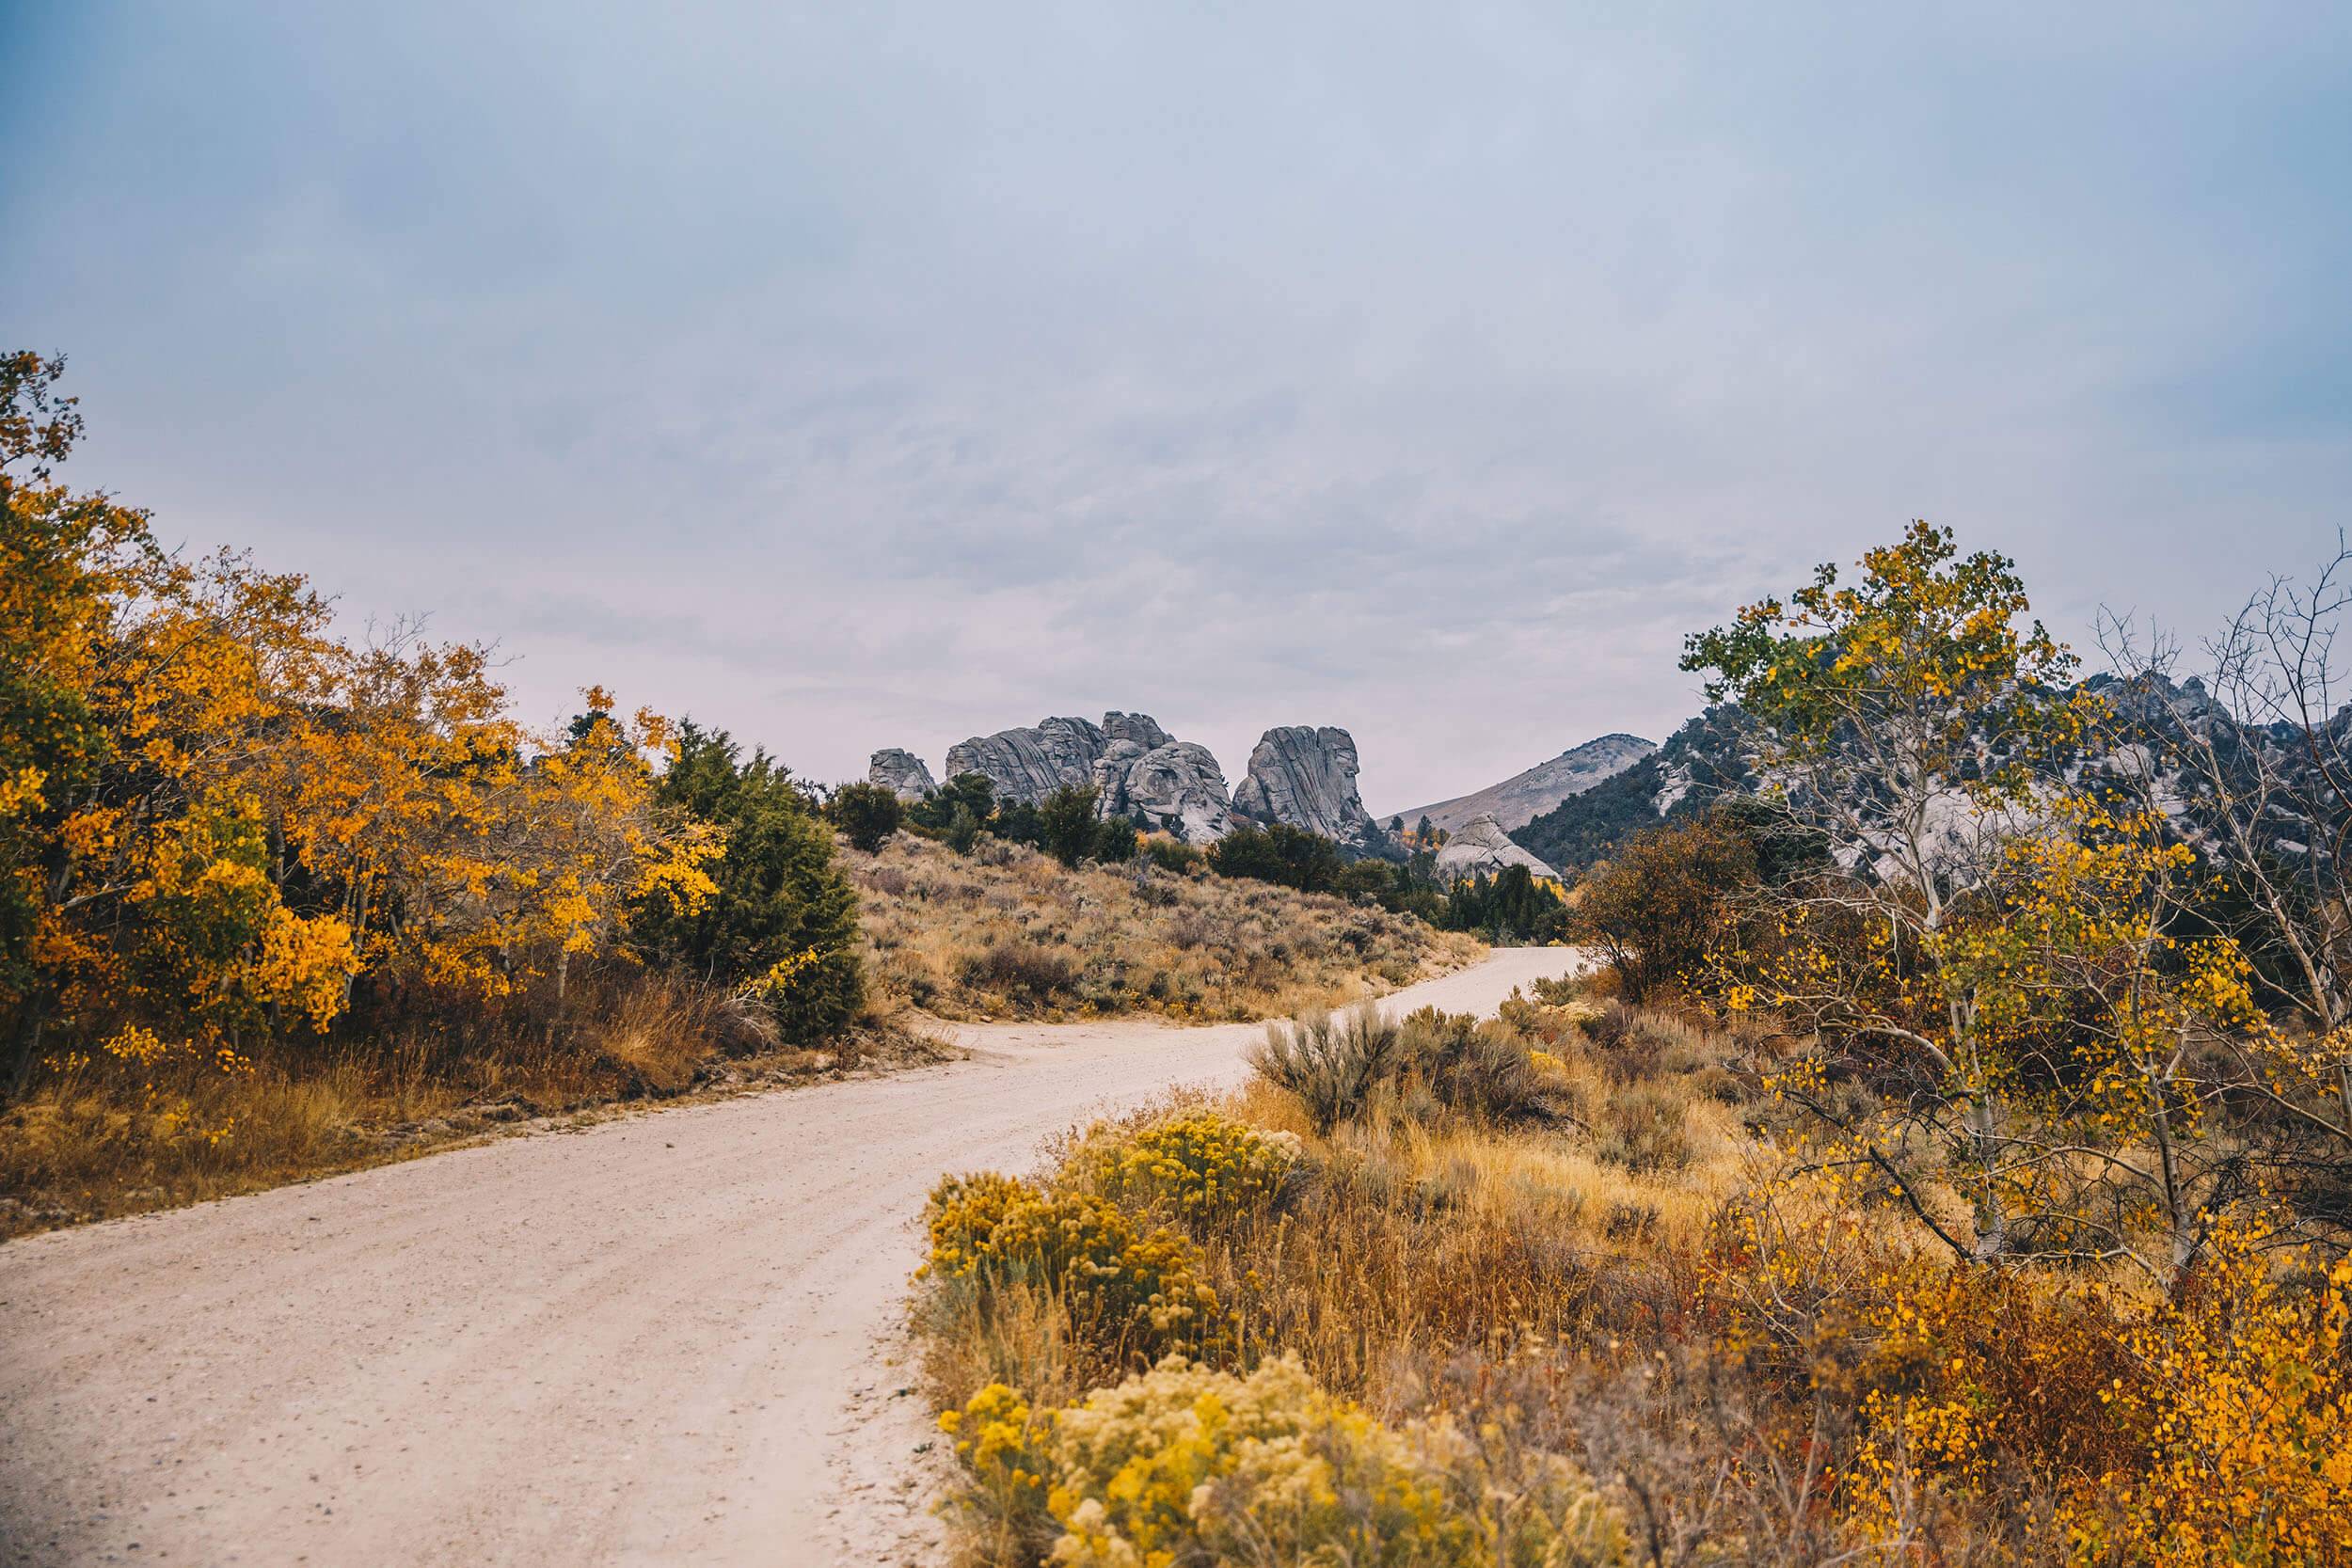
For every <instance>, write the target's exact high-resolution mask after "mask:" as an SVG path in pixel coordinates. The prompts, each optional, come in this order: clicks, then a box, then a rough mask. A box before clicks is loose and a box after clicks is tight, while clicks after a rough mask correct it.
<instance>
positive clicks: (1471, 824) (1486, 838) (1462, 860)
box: [1438, 811, 1559, 880]
mask: <svg viewBox="0 0 2352 1568" xmlns="http://www.w3.org/2000/svg"><path fill="white" fill-rule="evenodd" d="M1510 865H1523V866H1525V867H1527V869H1528V870H1529V871H1530V872H1532V873H1534V875H1535V876H1538V877H1557V876H1559V873H1558V872H1556V871H1554V870H1552V868H1551V867H1550V866H1549V865H1546V864H1545V863H1543V862H1542V861H1540V860H1538V859H1537V858H1536V857H1534V855H1531V854H1529V853H1528V852H1527V851H1526V850H1524V849H1522V848H1520V847H1518V845H1517V844H1514V843H1512V842H1511V835H1510V834H1509V833H1506V832H1503V831H1502V823H1501V822H1500V821H1498V820H1496V818H1495V814H1494V813H1492V812H1490V811H1485V812H1480V813H1479V814H1478V815H1477V816H1473V817H1471V818H1470V820H1469V821H1468V822H1465V823H1463V824H1462V825H1461V826H1460V827H1458V828H1456V829H1454V831H1453V832H1452V835H1451V836H1450V837H1448V838H1447V839H1446V841H1445V847H1443V848H1441V849H1439V850H1438V876H1439V877H1441V878H1447V879H1456V880H1458V879H1464V878H1469V877H1477V876H1488V877H1491V876H1493V875H1494V874H1495V873H1496V872H1498V871H1501V870H1502V868H1503V867H1505V866H1510Z"/></svg>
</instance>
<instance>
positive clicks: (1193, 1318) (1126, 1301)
mask: <svg viewBox="0 0 2352 1568" xmlns="http://www.w3.org/2000/svg"><path fill="white" fill-rule="evenodd" d="M930 1241H931V1245H930V1259H929V1260H928V1261H927V1262H926V1264H925V1265H924V1266H925V1269H926V1270H927V1271H928V1272H929V1273H930V1274H931V1275H936V1276H937V1277H938V1278H940V1279H942V1280H946V1281H961V1282H966V1283H969V1284H971V1285H972V1286H974V1287H976V1288H977V1289H979V1290H981V1291H987V1290H991V1289H1001V1288H1003V1287H1007V1286H1029V1287H1032V1288H1035V1289H1038V1290H1041V1291H1045V1292H1047V1293H1048V1294H1049V1295H1050V1296H1051V1297H1052V1299H1053V1300H1054V1302H1055V1303H1056V1304H1057V1307H1059V1309H1060V1310H1062V1311H1063V1312H1066V1313H1067V1314H1069V1316H1070V1319H1071V1321H1072V1323H1073V1324H1074V1325H1076V1328H1077V1330H1078V1331H1079V1332H1080V1333H1082V1334H1083V1335H1084V1336H1085V1337H1086V1338H1089V1340H1090V1341H1091V1342H1093V1343H1094V1344H1096V1345H1098V1346H1101V1347H1102V1348H1103V1349H1104V1353H1105V1354H1106V1356H1107V1358H1108V1359H1109V1360H1111V1361H1113V1362H1114V1363H1120V1362H1127V1361H1131V1360H1140V1361H1147V1362H1148V1361H1150V1360H1152V1359H1153V1358H1156V1357H1157V1356H1159V1355H1162V1354H1167V1353H1169V1352H1172V1351H1182V1350H1191V1351H1200V1350H1202V1349H1205V1348H1209V1347H1213V1346H1215V1345H1216V1344H1217V1343H1218V1342H1219V1341H1220V1340H1221V1339H1222V1338H1224V1337H1225V1336H1226V1335H1227V1334H1228V1333H1229V1332H1230V1329H1229V1325H1228V1323H1227V1322H1226V1320H1225V1317H1224V1315H1223V1313H1222V1312H1221V1310H1220V1309H1219V1307H1218V1306H1217V1299H1216V1291H1213V1290H1211V1289H1209V1287H1208V1286H1206V1285H1205V1284H1203V1283H1201V1281H1200V1254H1199V1251H1198V1249H1197V1248H1195V1247H1194V1246H1193V1244H1192V1243H1189V1242H1187V1241H1185V1240H1184V1238H1183V1237H1182V1236H1180V1235H1179V1234H1177V1233H1176V1232H1174V1231H1172V1230H1169V1229H1167V1228H1166V1227H1152V1228H1151V1229H1149V1230H1146V1229H1144V1228H1142V1227H1140V1226H1138V1225H1137V1224H1136V1221H1134V1220H1132V1219H1131V1218H1129V1216H1128V1214H1127V1213H1126V1212H1125V1211H1124V1210H1122V1209H1120V1207H1119V1206H1118V1205H1117V1204H1115V1203H1112V1202H1110V1201H1108V1200H1107V1199H1104V1198H1103V1197H1101V1196H1097V1195H1094V1194H1091V1193H1086V1192H1070V1191H1048V1190H1046V1189H1043V1188H1041V1187H1038V1186H1036V1185H1034V1184H1032V1183H1030V1182H1027V1181H1023V1180H1018V1179H1016V1178H1013V1177H1009V1176H997V1175H993V1174H982V1175H978V1176H971V1177H963V1178H960V1179H955V1180H947V1181H945V1182H942V1183H941V1184H940V1186H939V1188H938V1189H937V1190H936V1191H935V1192H933V1193H932V1195H931V1207H930Z"/></svg>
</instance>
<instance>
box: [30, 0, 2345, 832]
mask: <svg viewBox="0 0 2352 1568" xmlns="http://www.w3.org/2000/svg"><path fill="white" fill-rule="evenodd" d="M1921 9H1922V8H1912V7H1885V6H1866V5H1859V4H1857V5H1851V6H1799V5H1783V6H1770V7H1730V6H1724V7H1708V8H1701V7H1683V8H1666V7H1654V6H1637V5H1614V6H1587V7H1581V8H1566V7H1561V6H1536V7H1530V8H1485V7H1481V8H1448V7H1423V6H1411V7H1394V8H1391V7H1385V6H1380V5H1373V4H1364V3H1361V0H1358V3H1353V4H1347V5H1332V6H1327V7H1312V8H1305V7H1300V8H1290V7H1265V6H1249V7H1240V6H1236V7H1232V8H1223V7H1191V6H1184V7H1179V6H1151V7H1106V6H1102V5H1076V4H1073V5H1072V6H1069V7H1067V8H1028V7H1014V6H972V5H941V6H937V7H881V6H865V5H838V4H832V5H821V6H813V7H806V8H797V7H777V6H772V5H766V4H744V5H740V6H677V7H667V8H644V7H632V8H614V9H612V10H611V11H609V12H599V11H598V10H597V8H593V7H590V6H586V5H581V4H579V3H577V0H565V3H563V4H546V5H540V6H508V5H497V6H492V5H483V4H479V3H472V4H467V5H462V6H439V5H428V4H408V5H402V6H396V7H380V8H359V7H313V6H308V5H300V4H285V5H258V4H246V5H205V4H195V3H175V4H155V5H151V6H121V7H118V6H110V5H103V4H80V5H72V6H54V7H30V6H27V7H9V8H8V11H9V13H10V14H9V16H8V21H7V22H6V24H5V25H4V26H0V40H5V41H0V49H4V50H5V51H6V53H7V56H8V57H7V59H6V61H5V64H6V65H7V67H8V78H9V81H10V87H9V90H8V93H7V94H6V95H0V128H4V129H5V135H6V138H7V139H6V145H7V148H8V153H7V156H6V158H5V159H0V235H4V236H5V238H4V239H0V337H5V339H6V345H5V346H14V345H17V344H23V345H24V346H31V347H38V348H40V349H43V350H49V349H61V350H63V351H65V352H66V353H67V354H68V356H70V357H71V358H72V361H73V371H72V377H71V380H72V385H73V387H74V388H76V389H78V390H79V391H80V392H81V393H82V394H83V397H84V408H85V411H86V413H87V416H88V418H89V420H90V427H91V436H90V438H89V440H88V442H87V446H86V448H85V452H84V455H83V457H82V458H81V459H79V460H77V462H76V463H75V465H74V466H73V469H72V477H73V478H74V479H75V480H76V481H77V482H79V483H88V484H100V485H103V486H105V487H107V488H110V489H113V490H116V491H118V492H119V493H120V494H121V495H123V496H124V497H125V498H126V499H131V500H134V501H136V502H139V503H141V504H145V505H148V506H151V507H152V508H154V509H155V511H156V513H157V515H158V520H159V523H160V526H161V528H162V530H163V531H164V532H165V533H166V534H167V536H168V537H171V538H175V539H184V540H186V541H188V542H190V543H191V544H195V545H209V544H213V543H216V542H235V543H241V544H250V545H252V546H255V547H256V549H257V550H258V551H259V553H260V555H261V557H262V560H263V561H264V562H266V563H268V564H272V565H276V566H283V567H294V568H300V569H303V570H307V571H309V572H310V573H311V574H312V575H313V577H314V578H316V579H317V581H318V582H319V583H320V584H321V585H322V586H323V587H324V588H326V589H327V590H328V591H330V592H333V593H335V594H339V595H340V596H341V603H342V607H343V610H344V611H345V613H346V614H347V615H349V616H350V617H351V618H352V619H353V621H354V622H355V624H356V623H357V622H359V621H363V620H365V619H366V618H368V617H370V616H374V617H378V618H381V617H386V616H391V615H397V614H401V613H405V612H413V611H418V610H430V611H432V612H433V614H434V617H435V626H436V627H437V629H438V630H439V631H441V632H442V633H444V634H447V635H450V636H457V637H466V638H486V639H495V640H497V641H499V642H500V643H501V646H502V648H503V649H504V650H505V651H506V652H507V653H509V654H510V655H512V656H515V661H514V663H513V664H512V665H511V666H510V668H509V671H508V673H509V675H510V677H511V680H512V683H513V685H514V687H515V689H516V691H517V693H518V695H519V696H520V698H521V700H522V702H523V704H524V705H525V707H526V709H527V710H528V711H529V712H531V713H532V715H533V716H534V717H538V716H555V715H560V714H561V713H564V712H566V711H568V708H567V707H566V703H567V700H568V695H569V693H570V692H571V691H572V689H575V688H577V687H578V686H580V685H582V684H584V683H586V682H588V681H591V680H603V681H606V682H608V683H610V684H612V685H614V686H616V687H618V688H619V689H621V691H622V693H623V694H624V696H625V697H627V698H628V699H629V700H630V701H632V702H636V701H644V702H650V703H652V704H654V705H657V706H660V707H662V708H664V709H666V710H669V711H673V712H677V711H691V712H692V713H693V714H695V715H696V716H697V717H699V718H702V719H704V720H706V721H710V722H714V723H718V724H722V725H724V726H725V727H727V728H730V729H732V730H734V731H735V732H736V733H737V734H738V735H739V736H744V737H746V738H752V739H757V740H759V741H762V742H764V743H766V744H767V745H768V746H769V747H770V748H771V749H772V750H773V751H775V752H778V753H780V754H781V755H782V756H784V757H785V759H786V760H787V761H788V762H789V763H791V764H792V765H793V766H794V767H795V768H799V769H801V770H802V771H803V772H809V773H814V774H816V775H818V776H819V777H823V778H841V777H847V776H850V775H853V774H858V773H862V772H863V770H864V767H865V758H866V752H869V751H870V750H872V749H873V748H875V747H877V746H882V745H906V746H909V747H912V748H914V750H916V751H917V752H921V753H922V754H923V755H924V756H926V757H927V758H928V759H930V762H931V763H932V764H933V766H934V767H936V766H937V765H938V763H939V761H940V758H941V755H942V753H943V752H945V750H946V746H947V745H948V744H949V743H950V742H952V741H955V740H957V739H960V738H961V737H962V736H965V735H968V734H971V733H974V732H976V731H986V730H993V729H997V728H1000V727H1003V726H1005V725H1008V724H1014V723H1026V722H1033V721H1036V720H1037V719H1038V718H1040V717H1041V716H1042V715H1044V714H1046V713H1049V712H1053V713H1081V714H1087V715H1099V714H1100V713H1101V712H1102V711H1103V710H1104V708H1106V707H1120V708H1127V709H1140V710H1143V711H1147V712H1150V713H1152V714H1153V715H1155V716H1157V717H1158V718H1159V719H1160V721H1162V722H1163V723H1165V724H1166V725H1168V727H1169V728H1170V729H1171V730H1173V731H1174V732H1176V733H1177V734H1178V735H1180V736H1184V737H1186V738H1192V739H1199V740H1202V741H1205V742H1206V743H1208V744H1209V745H1210V746H1211V747H1213V748H1214V749H1215V750H1216V752H1217V754H1218V756H1219V757H1220V759H1222V760H1223V761H1224V763H1225V765H1226V768H1227V772H1228V775H1229V777H1232V778H1235V779H1238V776H1239V774H1240V771H1241V768H1242V766H1243V764H1244V762H1245V761H1246V758H1247V755H1248V748H1249V745H1250V743H1251V742H1252V741H1253V740H1254V739H1255V737H1256V736H1257V734H1258V732H1259V731H1260V730H1261V729H1263V728H1264V727H1265V726H1267V725H1269V724H1275V723H1287V722H1313V723H1338V724H1343V725H1345V726H1347V727H1348V728H1350V729H1351V730H1353V731H1354V732H1355V734H1356V736H1357V738H1358V741H1359V745H1360V748H1361V751H1362V753H1363V758H1364V765H1365V776H1364V794H1365V796H1366V799H1367V800H1368V801H1369V803H1370V804H1371V805H1372V806H1373V807H1374V808H1375V810H1388V809H1394V808H1397V807H1402V806H1404V805H1406V804H1409V803H1412V802H1415V801H1418V800H1424V799H1429V798H1433V797H1437V796H1441V795H1448V794H1454V793H1457V792H1459V791H1462V790H1466V789H1469V788H1472V787H1475V786H1478V785H1481V784H1487V783H1490V782H1492V781H1493V780H1494V779H1496V778H1499V777H1501V776H1502V775H1503V774H1505V773H1509V772H1512V771H1514V770H1516V769H1518V768H1522V767H1524V766H1526V765H1528V764H1529V763H1532V762H1534V761H1536V760H1538V759H1539V758H1541V757H1544V756H1548V755H1549V754H1551V753H1552V752H1557V751H1558V750H1560V749H1561V748H1563V747H1565V746H1566V745H1569V744H1571V743H1574V742H1576V741H1580V740H1582V739H1585V738H1587V737H1589V736H1593V735H1595V734H1597V733H1601V732H1603V731H1608V730H1615V729H1629V730H1634V731H1637V732H1640V733H1643V734H1646V735H1649V736H1653V737H1659V736H1662V735H1663V734H1664V733H1665V732H1666V731H1667V730H1669V729H1671V728H1672V727H1673V725H1674V724H1675V723H1676V722H1677V721H1679V720H1680V719H1682V718H1683V717H1685V716H1687V715H1688V714H1689V713H1690V712H1692V711H1693V710H1694V708H1695V707H1696V705H1697V699H1696V696H1695V693H1694V691H1693V689H1692V680H1691V677H1689V676H1687V675H1683V674H1681V673H1678V672H1677V670H1676V669H1675V659H1676V656H1677V652H1678V649H1679V644H1680V640H1681V638H1682V636H1683V634H1684V633H1686V632H1688V631H1690V630H1692V629H1693V628H1696V627H1700V626H1706V625H1708V624H1711V623H1712V622H1714V621H1717V620H1720V619H1722V618H1723V617H1724V614H1725V613H1727V611H1728V610H1730V609H1731V608H1732V607H1733V606H1734V605H1735V604H1736V603H1737V602H1739V601H1740V599H1742V598H1747V597H1753V596H1755V595H1756V594H1760V593H1763V592H1766V591H1770V590H1774V589H1779V588H1784V587H1786V586H1788V584H1789V583H1790V582H1791V581H1793V580H1794V579H1795V578H1798V577H1800V576H1802V575H1803V573H1804V571H1805V570H1806V569H1807V568H1809V566H1810V565H1811V563H1812V562H1816V561H1819V560H1823V559H1832V558H1836V559H1851V557H1852V556H1853V555H1854V554H1855V553H1857V552H1858V551H1859V550H1860V549H1861V548H1862V547H1864V546H1866V545H1867V544H1869V543H1872V542H1875V541H1878V540H1881V539H1884V538H1887V537H1890V536H1891V535H1893V534H1894V533H1896V532H1897V531H1899V529H1900V528H1901V526H1902V524H1903V522H1904V520H1905V519H1906V518H1908V517H1911V516H1914V515H1924V516H1928V517H1931V518H1933V519H1935V520H1938V521H1943V522H1949V523H1951V524H1953V525H1955V526H1957V527H1958V528H1959V529H1960V530H1961V531H1962V534H1963V541H1964V542H1966V543H1968V544H1970V545H1972V546H1973V545H1985V546H1995V547H1998V548H2001V549H2004V550H2006V551H2008V552H2010V554H2012V555H2014V556H2016V557H2017V558H2018V559H2019V560H2020V562H2022V563H2023V564H2024V566H2025V568H2026V572H2027V578H2028V582H2029V584H2030V585H2031V586H2032V587H2033V589H2034V591H2035V594H2036V598H2037V605H2038V607H2039V608H2040V609H2042V610H2043V611H2044V612H2045V613H2046V615H2047V616H2048V618H2049V619H2050V620H2051V622H2052V624H2053V626H2056V627H2057V628H2058V629H2059V630H2060V631H2061V632H2062V633H2063V634H2065V635H2067V636H2070V637H2071V638H2074V640H2076V641H2082V640H2083V639H2084V637H2085V635H2086V633H2087V629H2088V626H2089V623H2090V618H2091V616H2092V614H2093V612H2094V611H2095V610H2096V609H2097V607H2098V606H2100V605H2101V604H2103V603H2105V604H2109V605H2114V606H2117V607H2129V608H2136V609H2137V610H2141V611H2143V612H2149V613H2153V614H2155V615H2158V616H2161V617H2163V618H2165V619H2167V620H2169V621H2171V622H2173V623H2174V624H2176V625H2179V626H2184V627H2185V628H2186V629H2188V630H2191V631H2196V630H2200V629H2202V628H2203V627H2204V626H2207V625H2209V624H2210V623H2211V622H2212V621H2213V620H2214V619H2215V618H2216V617H2217V615H2219V614H2220V613H2221V612H2222V611H2223V610H2224V609H2225V608H2226V606H2227V604H2228V603H2229V601H2231V600H2232V599H2233V598H2235V597H2237V596H2239V595H2241V594H2243V593H2244V592H2245V590H2246V589H2248V588H2249V587H2250V586H2252V584H2253V582H2254V581H2255V580H2256V579H2257V578H2259V577H2260V576H2261V575H2262V574H2263V573H2264V572H2265V571H2267V570H2270V569H2273V568H2279V569H2286V568H2292V567H2295V566H2296V565H2300V564H2305V563H2308V562H2310V560H2311V559H2312V557H2313V556H2314V555H2315V554H2317V553H2318V552H2319V551H2320V550H2321V549H2322V547H2323V546H2330V545H2332V542H2333V540H2334V537H2335V533H2336V531H2337V529H2338V528H2339V527H2340V526H2342V525H2344V523H2345V522H2346V521H2347V520H2352V517H2348V515H2347V511H2348V509H2347V507H2346V504H2345V497H2346V496H2347V495H2352V309H2347V304H2346V302H2347V297H2352V296H2347V292H2346V291H2347V281H2346V280H2347V278H2352V21H2347V20H2346V18H2347V16H2348V15H2352V13H2347V12H2346V11H2344V9H2343V8H2332V7H2322V6H2313V5H2308V4H2293V5H2280V6H2276V7H2263V6H2248V5H2240V6H2231V7H2213V6H2200V7H2184V8H2171V7H2167V6H2162V5H2151V4H2146V3H2141V4H2134V5H2116V6H2104V5H2087V6H2077V7H2066V8H2054V7H2048V6H2030V7H2028V6H2019V7H2016V8H1991V7H1968V8H1953V9H1952V10H1951V12H1950V13H1949V14H1947V15H1946V16H1944V17H1943V18H1942V19H1940V20H1937V19H1932V18H1925V17H1922V16H1921V15H1918V14H1914V13H1916V12H1918V11H1920V10H1921Z"/></svg>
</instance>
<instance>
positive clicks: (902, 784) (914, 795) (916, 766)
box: [866, 746, 939, 800]
mask: <svg viewBox="0 0 2352 1568" xmlns="http://www.w3.org/2000/svg"><path fill="white" fill-rule="evenodd" d="M866 783H867V784H880V785H882V787H883V788H884V789H886V790H889V791H890V792H891V793H892V794H893V795H896V796H897V797H898V799H899V800H921V799H922V798H923V797H924V796H926V795H928V794H930V792H931V791H932V790H934V789H937V788H938V787H939V784H938V781H937V780H935V779H933V778H932V777H931V770H930V768H926V767H924V766H923V759H922V758H921V757H918V756H916V755H915V754H914V752H910V751H906V750H904V749H903V748H901V747H898V746H885V747H883V748H882V750H881V751H879V752H875V753H874V755H873V758H872V759H871V760H870V761H868V762H867V763H866Z"/></svg>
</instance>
